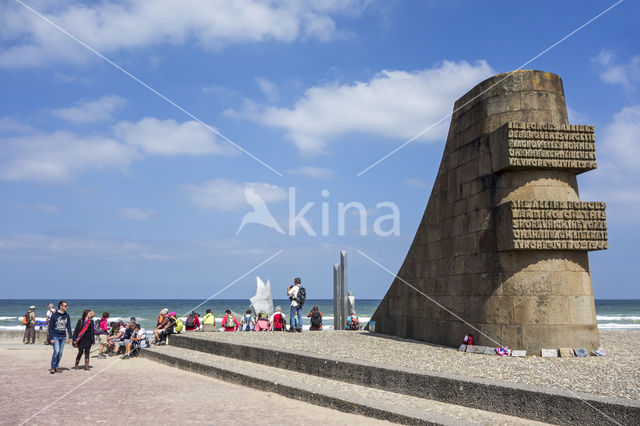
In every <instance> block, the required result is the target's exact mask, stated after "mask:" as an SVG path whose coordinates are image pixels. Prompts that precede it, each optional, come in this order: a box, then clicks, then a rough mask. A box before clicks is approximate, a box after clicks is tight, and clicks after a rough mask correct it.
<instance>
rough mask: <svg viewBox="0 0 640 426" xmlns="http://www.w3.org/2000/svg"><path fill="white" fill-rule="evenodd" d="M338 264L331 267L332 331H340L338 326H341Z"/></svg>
mask: <svg viewBox="0 0 640 426" xmlns="http://www.w3.org/2000/svg"><path fill="white" fill-rule="evenodd" d="M340 276H341V273H340V264H338V263H336V264H335V265H333V329H334V330H341V327H340V324H342V318H341V314H342V309H341V308H340V307H341V306H342V305H341V302H340Z"/></svg>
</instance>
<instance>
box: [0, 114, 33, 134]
mask: <svg viewBox="0 0 640 426" xmlns="http://www.w3.org/2000/svg"><path fill="white" fill-rule="evenodd" d="M32 132H35V129H34V128H33V127H31V126H29V125H28V124H24V123H21V122H19V121H18V120H15V119H13V118H11V117H2V118H0V133H32Z"/></svg>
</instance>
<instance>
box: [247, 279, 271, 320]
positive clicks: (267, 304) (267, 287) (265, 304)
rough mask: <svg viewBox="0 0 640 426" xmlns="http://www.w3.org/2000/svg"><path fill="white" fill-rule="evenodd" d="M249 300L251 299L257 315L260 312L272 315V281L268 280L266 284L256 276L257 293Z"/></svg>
mask: <svg viewBox="0 0 640 426" xmlns="http://www.w3.org/2000/svg"><path fill="white" fill-rule="evenodd" d="M249 301H251V309H252V310H253V312H254V313H255V314H256V315H258V313H260V312H266V313H268V314H269V315H271V314H272V313H273V296H272V294H271V282H270V281H269V280H267V283H266V284H265V283H264V281H262V280H261V279H260V277H256V294H255V296H253V297H251V298H250V299H249Z"/></svg>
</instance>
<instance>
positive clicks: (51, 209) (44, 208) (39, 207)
mask: <svg viewBox="0 0 640 426" xmlns="http://www.w3.org/2000/svg"><path fill="white" fill-rule="evenodd" d="M16 207H18V208H20V209H24V210H30V211H38V212H43V213H48V214H56V213H58V212H59V211H60V207H58V206H54V205H52V204H46V203H40V204H23V203H18V204H16Z"/></svg>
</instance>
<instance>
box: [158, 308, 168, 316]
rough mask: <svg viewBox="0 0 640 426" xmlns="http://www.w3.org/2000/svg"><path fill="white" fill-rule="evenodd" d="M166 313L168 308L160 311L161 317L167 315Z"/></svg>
mask: <svg viewBox="0 0 640 426" xmlns="http://www.w3.org/2000/svg"><path fill="white" fill-rule="evenodd" d="M167 312H169V309H168V308H164V309H163V310H161V311H160V313H161V314H162V315H167Z"/></svg>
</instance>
